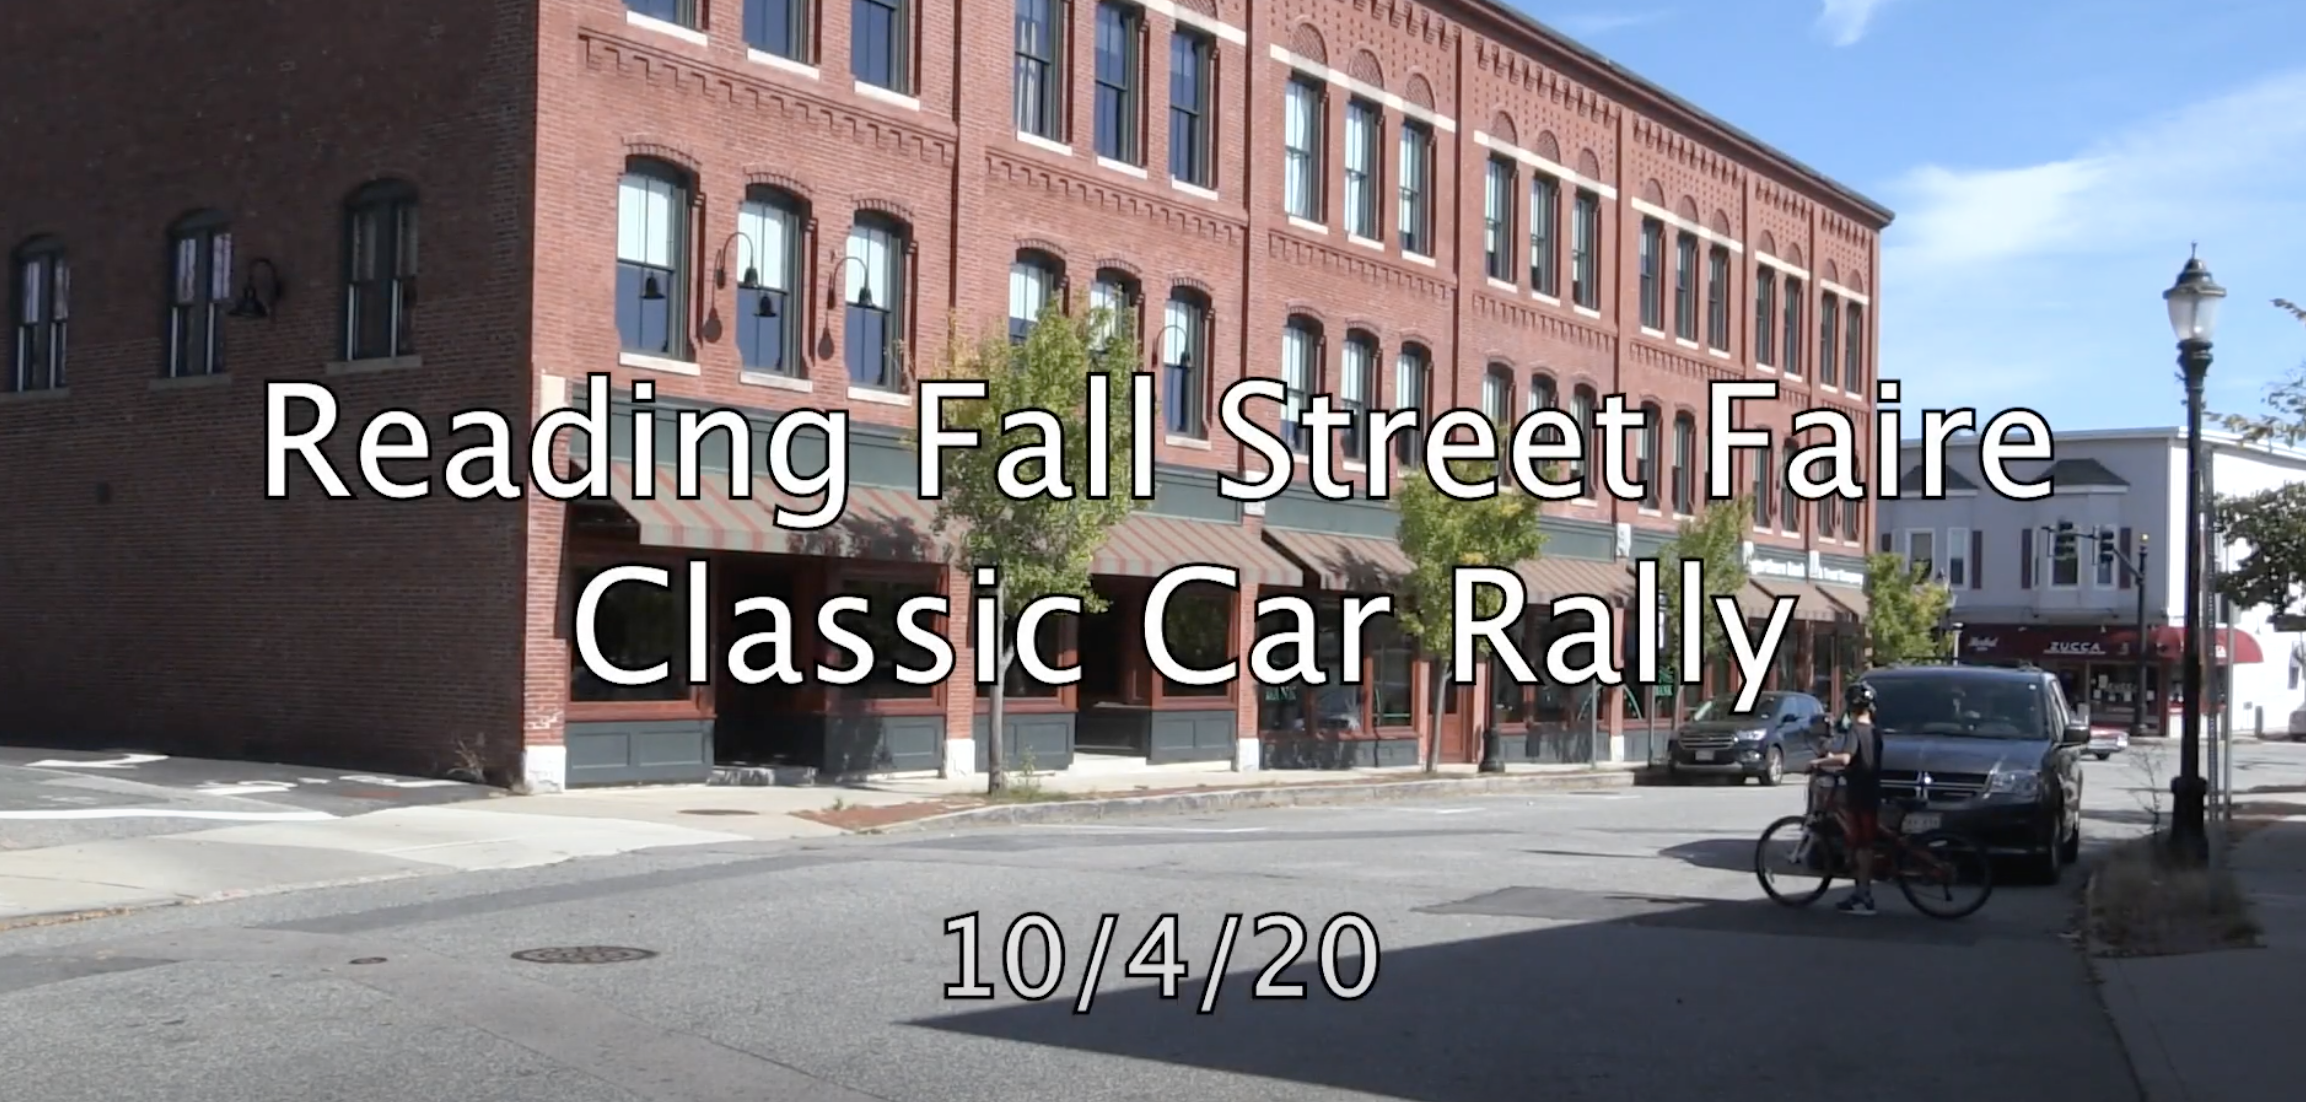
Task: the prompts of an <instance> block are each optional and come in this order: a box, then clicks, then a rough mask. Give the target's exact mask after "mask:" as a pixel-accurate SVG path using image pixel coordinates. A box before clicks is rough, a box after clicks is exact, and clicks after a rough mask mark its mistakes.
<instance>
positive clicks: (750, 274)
mask: <svg viewBox="0 0 2306 1102" xmlns="http://www.w3.org/2000/svg"><path fill="white" fill-rule="evenodd" d="M739 240H742V241H743V242H744V243H745V251H744V254H743V255H744V256H746V257H748V258H750V257H754V256H757V255H758V254H759V251H760V250H759V247H758V246H756V245H754V244H753V239H752V237H751V235H749V234H747V233H745V231H743V230H738V231H737V232H735V233H732V234H730V235H729V236H728V239H727V240H725V241H722V242H721V251H720V255H719V257H717V258H716V259H715V260H714V261H713V284H714V285H715V286H718V287H726V286H728V285H729V264H728V260H729V246H730V245H733V244H735V243H736V242H737V241H739ZM764 289H765V288H763V287H762V286H761V269H760V267H759V266H758V265H757V264H755V263H753V262H752V261H751V260H749V259H748V260H747V261H746V263H745V270H744V272H743V273H742V274H740V275H738V276H737V290H740V291H760V290H764ZM753 316H754V317H760V318H773V317H776V316H777V304H776V302H775V301H774V300H772V299H771V298H770V297H769V296H767V295H762V296H760V297H759V298H757V299H755V300H754V301H753Z"/></svg>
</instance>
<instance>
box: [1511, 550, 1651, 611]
mask: <svg viewBox="0 0 2306 1102" xmlns="http://www.w3.org/2000/svg"><path fill="white" fill-rule="evenodd" d="M1513 572H1514V573H1516V574H1519V575H1521V582H1522V584H1523V585H1525V586H1528V587H1529V603H1530V604H1533V605H1537V604H1549V603H1551V602H1552V601H1554V600H1555V599H1557V598H1561V597H1577V596H1587V595H1590V596H1594V597H1599V598H1601V599H1602V600H1605V601H1609V602H1611V603H1613V604H1614V603H1616V601H1617V600H1618V599H1619V598H1623V597H1627V596H1630V595H1632V593H1633V573H1632V571H1630V570H1628V569H1627V568H1626V564H1624V563H1622V562H1618V561H1615V560H1611V561H1606V562H1605V561H1601V560H1598V559H1550V558H1536V559H1531V560H1529V561H1528V562H1525V563H1522V564H1521V565H1519V566H1516V567H1514V568H1513Z"/></svg>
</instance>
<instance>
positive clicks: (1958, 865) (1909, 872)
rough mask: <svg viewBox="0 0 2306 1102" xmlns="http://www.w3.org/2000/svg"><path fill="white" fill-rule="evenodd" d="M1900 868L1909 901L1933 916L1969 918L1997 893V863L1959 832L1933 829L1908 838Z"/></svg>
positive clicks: (1901, 883) (1900, 882) (1901, 888)
mask: <svg viewBox="0 0 2306 1102" xmlns="http://www.w3.org/2000/svg"><path fill="white" fill-rule="evenodd" d="M1897 870H1898V890H1899V891H1901V892H1904V893H1905V895H1906V902H1908V903H1911V904H1913V905H1914V909H1915V910H1917V911H1920V912H1922V913H1923V914H1926V915H1928V916H1930V917H1931V918H1945V919H1955V918H1967V917H1969V916H1970V915H1972V914H1975V913H1977V910H1978V908H1980V907H1983V906H1985V905H1986V900H1987V899H1988V898H1990V897H1991V896H1992V895H1993V894H1994V863H1993V862H1992V861H1991V860H1988V859H1987V857H1986V851H1985V850H1982V849H1979V848H1978V844H1977V843H1975V842H1972V841H1970V840H1969V839H1967V838H1964V837H1962V836H1960V835H1957V834H1948V833H1946V832H1944V831H1938V830H1933V831H1929V832H1926V833H1923V834H1920V835H1916V836H1915V837H1912V838H1909V839H1907V840H1906V845H1905V852H1903V853H1901V854H1899V855H1898V861H1897Z"/></svg>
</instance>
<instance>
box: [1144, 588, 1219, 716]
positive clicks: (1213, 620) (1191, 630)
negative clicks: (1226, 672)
mask: <svg viewBox="0 0 2306 1102" xmlns="http://www.w3.org/2000/svg"><path fill="white" fill-rule="evenodd" d="M1161 630H1162V639H1163V640H1164V641H1165V642H1167V643H1168V644H1169V654H1170V657H1172V658H1175V659H1176V660H1177V662H1178V664H1180V665H1182V666H1184V667H1186V668H1187V669H1194V670H1207V669H1215V668H1216V667H1218V666H1222V665H1224V664H1225V662H1226V661H1227V660H1228V659H1230V658H1231V657H1232V650H1233V648H1232V641H1233V599H1232V595H1231V594H1230V593H1228V592H1227V591H1225V590H1223V589H1219V588H1217V587H1216V586H1211V585H1204V584H1200V583H1192V584H1188V585H1184V586H1181V587H1179V588H1178V590H1177V592H1176V593H1174V594H1172V595H1171V596H1170V598H1169V604H1168V607H1167V608H1165V609H1164V610H1163V612H1162V617H1161ZM1161 681H1162V685H1161V691H1162V692H1163V693H1164V694H1166V695H1169V696H1224V695H1225V694H1226V692H1227V689H1228V687H1227V686H1225V685H1181V684H1179V683H1177V682H1175V681H1172V680H1169V679H1168V678H1166V677H1164V678H1162V679H1161Z"/></svg>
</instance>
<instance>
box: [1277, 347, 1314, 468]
mask: <svg viewBox="0 0 2306 1102" xmlns="http://www.w3.org/2000/svg"><path fill="white" fill-rule="evenodd" d="M1320 377H1321V330H1320V327H1319V326H1317V325H1315V324H1314V323H1313V321H1312V320H1311V319H1308V318H1301V317H1298V318H1291V319H1289V324H1288V325H1287V326H1285V327H1283V329H1282V330H1281V390H1282V397H1281V438H1282V439H1283V440H1286V441H1288V442H1289V450H1291V451H1293V452H1296V453H1297V454H1299V455H1310V454H1312V452H1313V433H1312V430H1310V429H1308V428H1307V427H1306V425H1305V414H1306V412H1307V410H1308V408H1309V406H1310V402H1311V399H1312V396H1313V388H1314V384H1315V381H1316V380H1317V379H1319V378H1320Z"/></svg>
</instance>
